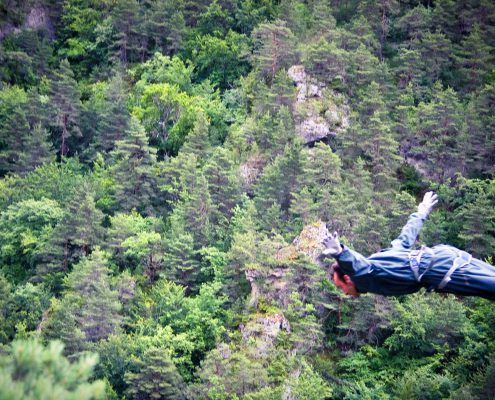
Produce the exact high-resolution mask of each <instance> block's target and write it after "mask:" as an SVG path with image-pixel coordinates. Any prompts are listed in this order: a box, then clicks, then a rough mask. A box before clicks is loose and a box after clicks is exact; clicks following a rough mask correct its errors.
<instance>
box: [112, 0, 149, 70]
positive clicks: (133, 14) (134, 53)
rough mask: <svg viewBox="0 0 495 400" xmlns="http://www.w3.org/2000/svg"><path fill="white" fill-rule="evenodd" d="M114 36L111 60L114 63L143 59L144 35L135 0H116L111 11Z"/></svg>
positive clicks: (137, 4)
mask: <svg viewBox="0 0 495 400" xmlns="http://www.w3.org/2000/svg"><path fill="white" fill-rule="evenodd" d="M111 16H112V24H113V27H114V36H113V43H112V50H113V51H112V52H113V54H112V55H111V60H112V61H113V62H114V63H115V64H119V63H122V64H123V65H127V64H128V63H132V62H136V61H144V56H145V50H146V45H147V43H145V40H146V37H145V36H144V35H143V33H144V30H142V28H143V21H142V17H143V15H141V10H140V6H139V3H138V1H137V0H118V1H117V2H116V4H115V6H114V7H113V9H112V12H111Z"/></svg>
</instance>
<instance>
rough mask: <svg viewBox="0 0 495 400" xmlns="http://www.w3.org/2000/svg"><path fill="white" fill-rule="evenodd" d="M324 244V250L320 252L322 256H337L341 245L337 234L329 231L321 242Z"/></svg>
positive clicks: (340, 250)
mask: <svg viewBox="0 0 495 400" xmlns="http://www.w3.org/2000/svg"><path fill="white" fill-rule="evenodd" d="M321 243H322V244H323V245H324V246H325V250H323V251H322V252H321V255H322V256H323V257H329V256H332V257H334V256H337V255H339V254H340V253H341V252H342V247H341V246H340V241H339V234H338V233H337V232H334V233H333V235H332V234H331V233H330V234H328V236H327V237H326V238H325V239H323V241H322V242H321Z"/></svg>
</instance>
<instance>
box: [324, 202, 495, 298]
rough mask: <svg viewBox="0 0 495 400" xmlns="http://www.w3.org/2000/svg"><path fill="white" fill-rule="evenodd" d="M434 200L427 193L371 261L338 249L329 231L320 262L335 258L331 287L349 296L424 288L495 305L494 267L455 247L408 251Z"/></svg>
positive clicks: (346, 250) (339, 244) (394, 293)
mask: <svg viewBox="0 0 495 400" xmlns="http://www.w3.org/2000/svg"><path fill="white" fill-rule="evenodd" d="M437 202H438V198H437V195H436V194H435V193H433V192H428V193H426V194H425V196H424V198H423V201H422V202H421V203H420V204H419V206H418V211H417V212H415V213H413V214H411V215H410V216H409V219H408V221H407V223H406V225H405V226H404V227H403V228H402V231H401V233H400V236H399V237H398V238H397V239H395V240H393V241H392V243H391V245H390V247H388V248H386V249H383V250H381V251H380V252H378V253H375V254H372V255H371V256H369V257H364V256H363V255H361V254H359V253H358V252H356V251H354V250H351V249H349V248H348V247H347V246H345V245H342V244H341V243H340V241H339V237H338V234H337V232H334V233H333V234H330V233H328V234H327V236H326V237H325V239H324V240H323V242H322V244H323V245H324V246H325V249H324V250H323V251H322V253H321V255H320V258H322V259H325V258H328V257H333V258H335V260H336V262H335V263H333V264H332V269H331V274H332V278H333V281H334V283H335V285H336V286H337V287H338V288H339V289H341V290H342V291H343V292H344V293H346V294H348V295H351V296H359V295H360V294H361V293H368V292H369V293H375V294H382V295H385V296H395V295H402V294H410V293H414V292H417V291H418V290H420V289H421V288H423V287H424V288H426V289H427V290H429V291H431V290H435V291H436V292H441V293H454V294H457V295H461V296H479V297H484V298H486V299H489V300H494V301H495V266H492V265H490V264H488V263H485V262H483V261H481V260H478V259H476V258H474V257H472V256H471V254H469V253H467V252H465V251H462V250H459V249H457V248H455V247H453V246H448V245H443V244H441V245H437V246H434V247H426V246H422V247H421V248H420V249H417V250H413V249H412V247H413V245H414V243H415V241H416V238H417V236H418V234H419V231H420V230H421V228H422V226H423V223H424V222H425V220H426V218H427V217H428V215H429V213H430V212H431V210H432V209H433V207H434V206H435V204H437Z"/></svg>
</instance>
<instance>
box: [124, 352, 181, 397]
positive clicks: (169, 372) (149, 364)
mask: <svg viewBox="0 0 495 400" xmlns="http://www.w3.org/2000/svg"><path fill="white" fill-rule="evenodd" d="M133 370H134V371H132V372H131V371H128V372H126V374H125V381H126V383H127V385H128V388H127V390H126V394H127V395H128V396H129V398H131V399H134V400H144V399H149V398H152V399H157V400H159V399H160V400H161V399H163V400H183V399H185V397H184V394H183V393H184V387H185V385H184V382H183V380H182V377H181V376H180V374H179V372H178V371H177V368H176V367H175V365H174V363H173V362H172V360H171V359H170V355H169V354H168V349H165V348H158V347H151V348H149V349H147V350H146V351H145V352H144V354H143V356H142V358H140V359H137V360H136V361H135V365H134V366H133Z"/></svg>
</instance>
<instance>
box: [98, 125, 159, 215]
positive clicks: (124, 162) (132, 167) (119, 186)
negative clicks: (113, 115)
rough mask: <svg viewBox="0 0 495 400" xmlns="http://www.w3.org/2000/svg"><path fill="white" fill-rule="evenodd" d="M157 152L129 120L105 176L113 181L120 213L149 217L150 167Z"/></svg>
mask: <svg viewBox="0 0 495 400" xmlns="http://www.w3.org/2000/svg"><path fill="white" fill-rule="evenodd" d="M155 153H156V151H155V150H154V149H152V148H151V147H150V146H149V145H148V139H147V137H146V132H145V131H144V128H143V126H142V125H141V124H140V123H139V121H138V120H137V119H136V118H132V119H131V122H130V126H129V129H128V130H127V132H125V135H124V138H123V139H122V140H119V141H118V142H117V143H116V145H115V149H114V150H113V151H112V152H111V153H110V158H111V160H112V162H113V164H112V165H111V166H110V167H109V170H108V173H109V174H111V175H110V176H111V177H112V178H113V179H114V180H115V187H114V189H113V190H114V194H113V198H114V201H115V204H116V205H117V207H118V209H119V210H122V211H131V210H132V209H133V208H136V209H137V210H138V211H139V212H140V213H144V214H147V215H152V214H153V213H154V211H153V200H154V193H155V187H156V179H155V176H154V174H153V170H152V169H153V166H154V165H155V163H156V158H155Z"/></svg>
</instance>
